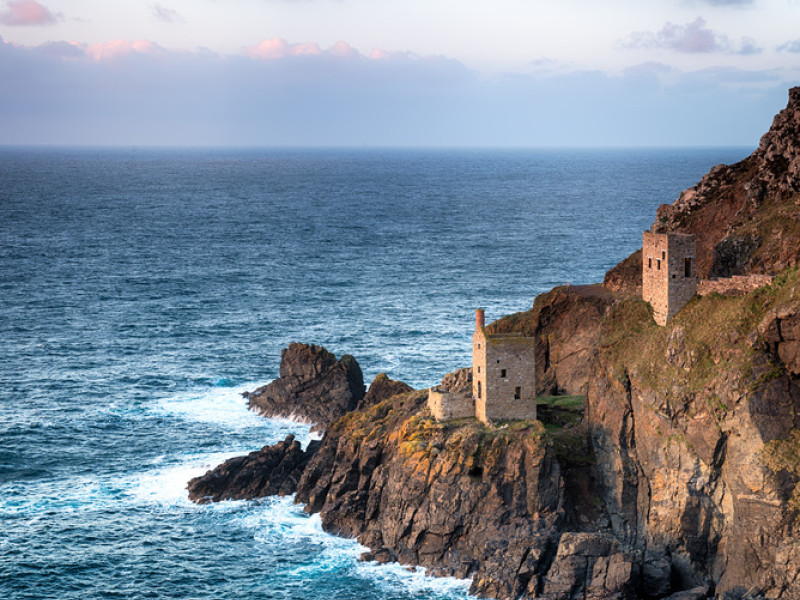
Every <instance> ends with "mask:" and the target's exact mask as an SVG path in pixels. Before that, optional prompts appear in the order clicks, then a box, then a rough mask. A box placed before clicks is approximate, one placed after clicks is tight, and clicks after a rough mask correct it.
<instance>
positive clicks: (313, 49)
mask: <svg viewBox="0 0 800 600" xmlns="http://www.w3.org/2000/svg"><path fill="white" fill-rule="evenodd" d="M244 51H245V53H246V54H247V55H248V56H249V57H250V58H261V59H267V60H270V59H277V58H286V57H287V56H308V55H318V54H322V48H320V47H319V46H318V45H317V44H314V43H312V42H308V43H305V44H290V43H289V42H287V41H286V40H284V39H283V38H273V39H271V40H264V41H263V42H261V43H260V44H257V45H255V46H247V47H246V48H245V49H244Z"/></svg>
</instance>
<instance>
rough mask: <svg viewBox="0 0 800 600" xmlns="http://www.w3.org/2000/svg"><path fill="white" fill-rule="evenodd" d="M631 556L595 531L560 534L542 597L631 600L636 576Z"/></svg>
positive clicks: (576, 599) (553, 598) (580, 599)
mask: <svg viewBox="0 0 800 600" xmlns="http://www.w3.org/2000/svg"><path fill="white" fill-rule="evenodd" d="M637 568H638V566H637V564H636V561H635V558H634V557H633V556H632V555H629V554H626V553H624V552H622V551H621V550H620V547H619V544H618V543H617V541H616V540H615V539H614V538H613V537H611V536H609V535H604V534H598V533H564V534H562V535H561V539H560V540H559V544H558V552H557V553H556V557H555V560H554V561H553V564H552V566H551V567H550V570H549V571H548V572H547V575H546V577H545V582H544V589H543V592H542V594H541V595H540V596H538V597H539V598H541V599H542V600H610V599H612V598H613V599H615V600H617V599H618V600H622V599H629V600H634V599H635V598H636V594H635V585H636V581H637V578H638V572H637Z"/></svg>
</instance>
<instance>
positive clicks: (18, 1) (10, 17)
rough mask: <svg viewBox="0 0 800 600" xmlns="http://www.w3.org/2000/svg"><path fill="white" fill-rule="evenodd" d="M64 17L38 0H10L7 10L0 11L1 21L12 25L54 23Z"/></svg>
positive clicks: (7, 3)
mask: <svg viewBox="0 0 800 600" xmlns="http://www.w3.org/2000/svg"><path fill="white" fill-rule="evenodd" d="M63 18H64V17H63V15H61V13H52V12H50V9H49V8H47V7H46V6H44V5H43V4H39V3H38V2H36V0H10V1H9V2H6V10H5V11H3V12H0V23H2V24H3V25H12V26H32V25H52V24H53V23H57V22H58V21H61V20H62V19H63Z"/></svg>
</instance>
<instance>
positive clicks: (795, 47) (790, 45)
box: [778, 38, 800, 54]
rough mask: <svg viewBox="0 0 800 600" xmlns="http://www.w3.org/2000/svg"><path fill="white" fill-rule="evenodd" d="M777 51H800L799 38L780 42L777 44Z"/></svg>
mask: <svg viewBox="0 0 800 600" xmlns="http://www.w3.org/2000/svg"><path fill="white" fill-rule="evenodd" d="M778 52H792V53H795V54H797V53H800V38H798V39H796V40H791V41H789V42H786V43H785V44H781V45H780V46H778Z"/></svg>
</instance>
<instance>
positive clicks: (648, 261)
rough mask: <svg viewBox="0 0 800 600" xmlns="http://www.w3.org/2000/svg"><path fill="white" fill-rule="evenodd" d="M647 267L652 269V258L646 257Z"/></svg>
mask: <svg viewBox="0 0 800 600" xmlns="http://www.w3.org/2000/svg"><path fill="white" fill-rule="evenodd" d="M647 268H648V269H652V268H653V259H652V258H648V259H647Z"/></svg>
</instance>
